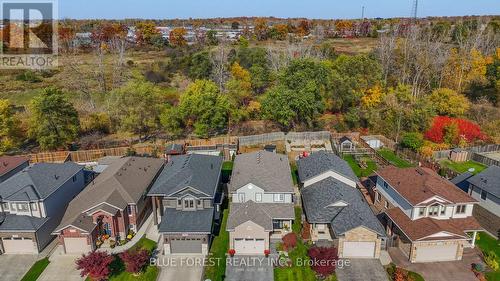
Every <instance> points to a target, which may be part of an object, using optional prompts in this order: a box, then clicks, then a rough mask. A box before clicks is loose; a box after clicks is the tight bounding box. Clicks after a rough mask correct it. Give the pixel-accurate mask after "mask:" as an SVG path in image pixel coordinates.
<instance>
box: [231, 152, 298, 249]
mask: <svg viewBox="0 0 500 281" xmlns="http://www.w3.org/2000/svg"><path fill="white" fill-rule="evenodd" d="M229 194H230V197H231V201H232V203H231V206H230V211H229V217H228V221H227V227H226V230H227V231H228V232H229V247H230V249H234V250H235V251H236V254H253V255H264V253H265V251H266V250H269V244H270V240H271V239H277V240H278V239H281V238H282V237H283V236H284V235H285V234H287V233H289V232H291V231H292V223H293V220H294V217H295V215H294V204H293V202H294V196H293V195H294V188H293V183H292V177H291V170H290V165H289V163H288V157H287V156H286V155H283V154H277V153H274V152H268V151H257V152H253V153H246V154H240V155H237V156H236V158H235V160H234V166H233V172H232V176H231V183H230V185H229Z"/></svg>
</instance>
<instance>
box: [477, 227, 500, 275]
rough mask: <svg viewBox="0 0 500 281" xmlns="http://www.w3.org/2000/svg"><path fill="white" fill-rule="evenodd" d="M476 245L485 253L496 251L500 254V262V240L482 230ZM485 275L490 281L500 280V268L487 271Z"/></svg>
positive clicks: (499, 261)
mask: <svg viewBox="0 0 500 281" xmlns="http://www.w3.org/2000/svg"><path fill="white" fill-rule="evenodd" d="M476 245H477V246H478V247H479V249H481V251H482V252H483V253H487V252H490V251H493V252H495V253H496V254H497V256H498V259H497V262H498V263H499V264H500V241H498V240H497V239H495V238H493V237H491V236H490V235H488V234H486V233H484V232H480V233H478V234H477V238H476ZM485 275H486V279H487V280H488V281H498V280H500V270H497V271H491V272H487V273H486V274H485Z"/></svg>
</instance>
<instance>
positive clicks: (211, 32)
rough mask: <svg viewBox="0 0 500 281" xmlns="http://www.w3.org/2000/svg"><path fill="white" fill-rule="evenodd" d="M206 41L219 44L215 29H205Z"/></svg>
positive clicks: (210, 43)
mask: <svg viewBox="0 0 500 281" xmlns="http://www.w3.org/2000/svg"><path fill="white" fill-rule="evenodd" d="M207 41H208V45H211V46H216V45H217V44H219V39H217V31H215V30H209V31H207Z"/></svg>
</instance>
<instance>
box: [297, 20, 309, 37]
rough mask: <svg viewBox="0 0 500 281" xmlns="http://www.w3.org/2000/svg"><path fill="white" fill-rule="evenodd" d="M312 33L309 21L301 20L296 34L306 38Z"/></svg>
mask: <svg viewBox="0 0 500 281" xmlns="http://www.w3.org/2000/svg"><path fill="white" fill-rule="evenodd" d="M310 31H311V23H310V22H309V21H307V20H301V21H300V23H299V25H298V26H297V29H296V30H295V33H296V34H297V35H298V36H301V37H302V36H306V35H309V33H310Z"/></svg>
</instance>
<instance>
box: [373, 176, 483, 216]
mask: <svg viewBox="0 0 500 281" xmlns="http://www.w3.org/2000/svg"><path fill="white" fill-rule="evenodd" d="M376 173H377V174H378V175H379V176H380V177H382V178H383V179H384V180H385V181H386V182H387V183H389V185H391V186H392V188H394V189H395V190H396V191H397V192H398V193H399V194H401V195H402V196H403V197H404V198H405V199H406V200H407V201H408V202H410V203H411V204H412V205H414V206H415V205H418V204H420V203H422V202H423V201H425V200H428V199H431V198H432V197H434V196H439V197H442V198H443V199H445V200H448V201H450V202H452V203H474V202H476V200H474V199H473V198H472V197H470V196H469V195H468V194H467V193H465V192H464V191H462V190H460V189H458V188H456V187H455V185H454V184H452V183H451V182H450V181H448V180H446V179H444V178H442V177H440V176H439V175H438V174H436V173H435V172H434V171H432V170H430V169H427V168H420V167H417V168H414V167H413V168H396V167H394V166H387V167H385V168H383V169H381V170H379V171H378V172H376Z"/></svg>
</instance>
